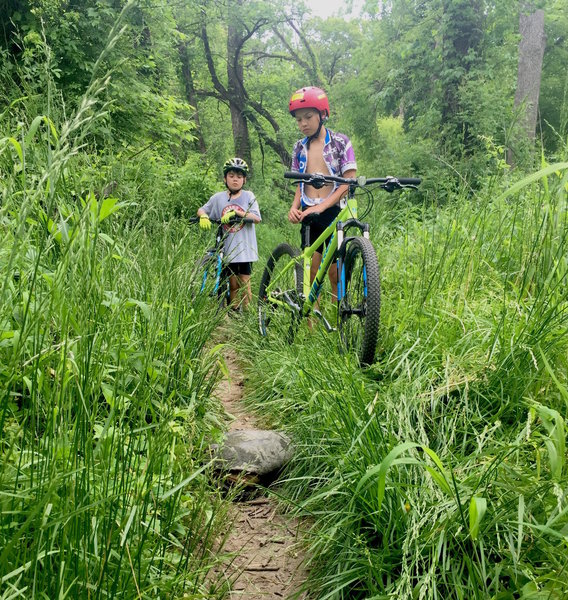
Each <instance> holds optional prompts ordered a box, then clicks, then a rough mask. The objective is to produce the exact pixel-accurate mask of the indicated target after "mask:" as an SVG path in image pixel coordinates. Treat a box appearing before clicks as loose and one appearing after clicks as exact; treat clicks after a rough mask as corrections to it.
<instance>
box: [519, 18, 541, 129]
mask: <svg viewBox="0 0 568 600" xmlns="http://www.w3.org/2000/svg"><path fill="white" fill-rule="evenodd" d="M519 31H520V34H521V41H520V42H519V70H518V74H517V91H516V93H515V108H517V109H520V111H521V112H520V114H522V118H521V122H522V124H523V129H524V131H525V133H526V136H527V138H528V139H529V140H534V138H535V135H536V122H537V116H538V99H539V95H540V77H541V72H542V60H543V57H544V48H545V46H546V37H545V35H544V11H543V10H537V11H536V12H534V13H533V14H531V15H525V14H521V15H520V18H519Z"/></svg>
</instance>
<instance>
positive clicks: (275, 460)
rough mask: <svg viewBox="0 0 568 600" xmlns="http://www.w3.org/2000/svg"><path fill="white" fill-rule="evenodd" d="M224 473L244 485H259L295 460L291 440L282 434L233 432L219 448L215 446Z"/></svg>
mask: <svg viewBox="0 0 568 600" xmlns="http://www.w3.org/2000/svg"><path fill="white" fill-rule="evenodd" d="M212 449H213V452H214V455H215V456H216V458H217V465H218V468H219V469H220V470H223V471H228V472H229V476H230V478H231V479H238V481H240V482H241V483H243V482H245V483H251V484H254V483H257V482H258V481H259V480H260V479H261V478H269V477H270V475H271V474H274V473H276V472H277V471H278V470H279V469H280V468H282V467H283V466H284V465H285V464H286V463H287V462H288V461H289V460H290V459H291V458H292V454H293V448H292V444H291V441H290V438H288V436H286V435H285V434H283V433H280V432H278V431H270V430H261V429H238V430H234V431H229V432H228V433H227V434H226V435H225V439H224V440H223V442H222V443H221V444H219V445H218V446H213V448H212Z"/></svg>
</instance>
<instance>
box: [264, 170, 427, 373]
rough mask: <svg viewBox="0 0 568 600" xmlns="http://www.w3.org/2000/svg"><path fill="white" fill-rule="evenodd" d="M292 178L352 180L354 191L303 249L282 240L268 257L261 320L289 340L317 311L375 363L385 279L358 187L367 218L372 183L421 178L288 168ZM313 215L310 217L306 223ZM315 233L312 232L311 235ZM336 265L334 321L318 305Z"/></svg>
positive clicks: (399, 186)
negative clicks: (359, 194) (316, 259)
mask: <svg viewBox="0 0 568 600" xmlns="http://www.w3.org/2000/svg"><path fill="white" fill-rule="evenodd" d="M284 177H285V178H287V179H293V180H295V181H297V182H300V181H303V182H305V183H307V184H309V185H311V186H313V187H315V188H318V189H319V188H321V187H323V186H324V185H325V184H329V183H338V184H347V185H348V186H349V191H348V194H347V196H346V198H344V199H343V200H342V205H341V206H342V208H341V212H340V213H339V214H338V215H337V217H336V219H335V220H334V221H333V222H332V223H331V224H330V225H329V227H328V228H327V229H326V230H325V231H324V232H323V233H322V234H321V235H320V236H319V237H318V239H317V240H316V241H315V242H314V243H313V244H312V245H311V246H307V247H306V248H305V249H304V251H303V252H300V251H299V250H298V249H296V248H294V247H293V246H291V245H290V244H287V243H282V244H279V245H278V246H277V247H276V248H275V249H274V251H273V252H272V254H271V255H270V258H269V259H268V262H267V264H266V268H265V269H264V272H263V274H262V279H261V281H260V289H259V297H258V321H259V328H260V333H261V335H263V336H266V335H268V334H269V331H270V330H274V331H275V332H276V333H277V334H278V335H279V334H281V332H282V331H283V330H284V331H286V332H287V336H288V340H289V341H290V342H291V341H292V340H293V338H294V335H295V332H296V330H297V327H298V324H299V321H300V320H301V319H302V318H304V317H305V318H307V317H309V316H310V315H315V316H317V317H318V318H319V319H320V320H321V321H322V323H323V325H324V327H325V329H326V330H327V331H335V330H336V329H338V330H339V335H340V339H341V342H342V345H343V346H344V347H345V348H347V349H349V350H351V351H354V352H356V354H357V356H358V358H359V361H360V363H361V364H363V365H369V364H372V363H373V361H374V359H375V351H376V346H377V341H378V335H379V320H380V311H381V284H380V275H379V263H378V260H377V254H376V252H375V248H374V247H373V245H372V243H371V241H370V239H369V224H368V223H365V222H363V221H362V220H360V219H359V218H358V215H357V198H356V196H355V192H356V191H357V190H363V191H364V192H366V193H367V194H368V199H369V203H368V206H367V210H366V211H365V214H363V215H362V216H361V219H363V218H364V217H365V216H366V215H367V214H368V212H369V211H370V210H371V209H372V205H373V195H372V193H371V187H372V186H373V185H378V186H379V187H380V188H382V189H383V190H385V191H387V192H394V191H395V190H403V189H407V188H411V189H416V187H417V186H418V185H419V184H420V182H421V180H420V179H416V178H400V179H399V178H396V177H376V178H370V179H366V178H365V177H357V178H356V179H346V178H343V177H334V176H331V175H321V174H319V173H317V174H309V173H296V172H287V173H284ZM311 218H313V217H312V215H309V217H307V218H306V219H304V223H305V225H306V228H307V227H309V221H310V220H311ZM329 236H331V237H330V239H329V241H328V243H327V245H325V246H324V249H323V254H322V260H321V264H320V266H319V269H318V271H317V273H316V276H315V278H314V280H313V281H310V264H311V258H312V256H313V254H314V253H315V251H316V249H317V248H318V247H319V246H320V245H321V244H322V243H323V242H324V240H325V239H326V238H328V237H329ZM308 237H309V236H308V235H306V239H307V238H308ZM332 265H337V273H338V286H337V311H336V314H337V317H336V323H335V324H332V323H330V322H329V321H328V319H327V318H326V317H325V316H324V315H323V314H322V312H321V311H320V310H319V307H318V303H317V301H318V298H319V296H320V292H321V289H322V286H323V283H324V281H325V278H326V274H327V272H328V270H329V269H330V267H332Z"/></svg>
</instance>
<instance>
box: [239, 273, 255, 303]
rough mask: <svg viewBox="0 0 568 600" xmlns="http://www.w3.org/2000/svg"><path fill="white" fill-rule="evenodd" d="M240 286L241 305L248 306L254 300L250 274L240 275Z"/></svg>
mask: <svg viewBox="0 0 568 600" xmlns="http://www.w3.org/2000/svg"><path fill="white" fill-rule="evenodd" d="M239 287H240V296H241V301H240V303H239V304H240V305H242V307H243V308H247V307H248V305H249V304H250V303H251V301H252V290H251V287H250V275H239Z"/></svg>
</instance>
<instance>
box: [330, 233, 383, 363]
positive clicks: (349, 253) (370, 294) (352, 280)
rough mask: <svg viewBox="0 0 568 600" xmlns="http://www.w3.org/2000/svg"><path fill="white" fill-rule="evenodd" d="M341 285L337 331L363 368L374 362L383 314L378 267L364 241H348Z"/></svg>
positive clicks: (343, 249) (357, 238)
mask: <svg viewBox="0 0 568 600" xmlns="http://www.w3.org/2000/svg"><path fill="white" fill-rule="evenodd" d="M341 257H342V259H343V266H342V272H341V273H340V282H339V300H338V302H339V304H338V327H339V334H340V337H341V341H342V343H343V344H344V346H345V347H346V348H348V349H349V350H353V351H355V352H356V353H357V356H358V358H359V361H360V363H361V364H363V365H370V364H372V363H373V361H374V359H375V351H376V347H377V341H378V337H379V321H380V312H381V284H380V275H379V263H378V260H377V255H376V253H375V249H374V247H373V245H372V244H371V242H370V241H369V240H368V239H366V238H363V237H354V238H351V239H349V240H346V242H345V244H344V246H343V248H342V250H341Z"/></svg>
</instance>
